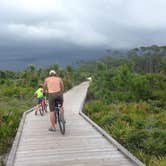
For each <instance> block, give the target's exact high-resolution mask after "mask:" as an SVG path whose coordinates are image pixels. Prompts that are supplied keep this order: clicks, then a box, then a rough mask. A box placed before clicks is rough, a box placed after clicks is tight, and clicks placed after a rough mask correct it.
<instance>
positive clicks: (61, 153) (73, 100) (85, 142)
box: [13, 82, 135, 166]
mask: <svg viewBox="0 0 166 166" xmlns="http://www.w3.org/2000/svg"><path fill="white" fill-rule="evenodd" d="M87 88H88V82H85V83H83V84H81V85H79V86H77V87H75V88H73V89H72V90H70V91H68V92H67V93H66V94H65V103H64V106H65V116H66V134H65V135H64V136H63V135H61V133H60V131H59V129H58V128H57V131H56V132H49V131H48V127H49V117H48V114H47V115H44V116H43V117H41V116H40V115H38V116H35V115H34V112H31V113H29V114H28V115H27V117H26V119H25V123H24V127H23V131H22V134H21V139H20V141H19V146H18V148H17V151H16V156H15V160H14V162H13V163H14V165H15V166H85V165H86V166H134V165H135V164H134V163H132V161H131V160H129V159H128V158H127V157H125V155H123V154H122V153H121V152H120V151H118V150H117V148H116V147H115V146H113V145H112V144H110V143H109V142H108V141H107V140H106V139H105V138H104V137H103V136H102V135H101V134H100V133H99V132H97V131H96V130H95V129H94V128H93V127H92V126H91V125H90V124H89V123H88V122H87V121H86V120H85V119H83V118H82V117H81V116H80V115H79V114H78V111H79V109H80V108H81V103H82V102H83V99H84V96H85V94H86V90H87Z"/></svg>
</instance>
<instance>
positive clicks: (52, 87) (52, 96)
mask: <svg viewBox="0 0 166 166" xmlns="http://www.w3.org/2000/svg"><path fill="white" fill-rule="evenodd" d="M44 88H45V89H47V91H48V102H49V108H50V123H51V127H50V128H49V129H48V130H49V131H56V123H55V120H56V119H55V118H56V117H55V114H54V111H55V103H56V101H58V102H59V103H60V104H61V105H62V109H61V111H64V109H63V91H64V85H63V81H62V79H61V78H60V77H58V76H57V74H56V72H55V71H54V70H51V71H50V72H49V77H47V78H46V79H45V81H44Z"/></svg>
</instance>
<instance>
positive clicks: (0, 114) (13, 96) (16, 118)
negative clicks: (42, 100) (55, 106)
mask: <svg viewBox="0 0 166 166" xmlns="http://www.w3.org/2000/svg"><path fill="white" fill-rule="evenodd" d="M50 69H55V70H56V71H57V73H58V74H59V75H60V76H61V77H62V79H63V81H64V85H65V90H68V89H70V88H71V87H73V86H74V85H75V84H78V83H80V82H81V81H83V76H82V75H81V74H79V73H78V71H77V70H76V69H73V68H72V67H71V66H67V67H66V68H65V69H61V68H59V67H58V65H56V64H55V65H50V66H48V67H47V68H39V69H37V68H36V67H35V66H34V65H29V66H28V67H27V68H26V69H25V70H23V71H3V70H0V78H1V79H0V156H1V155H3V154H5V153H7V152H8V151H9V149H10V147H11V145H12V142H13V139H14V137H15V134H16V132H17V128H18V125H19V122H20V119H21V116H22V113H23V112H24V111H26V110H28V109H29V108H31V107H33V106H34V104H35V103H34V92H35V90H36V89H37V88H38V85H39V83H42V82H43V81H44V78H45V77H46V76H47V75H48V73H49V70H50ZM74 80H77V81H74ZM0 165H1V161H0Z"/></svg>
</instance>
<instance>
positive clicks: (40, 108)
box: [39, 106, 43, 116]
mask: <svg viewBox="0 0 166 166" xmlns="http://www.w3.org/2000/svg"><path fill="white" fill-rule="evenodd" d="M39 112H40V115H41V116H43V109H42V107H41V106H40V107H39Z"/></svg>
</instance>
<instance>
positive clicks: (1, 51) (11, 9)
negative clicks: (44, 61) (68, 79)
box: [0, 0, 166, 64]
mask: <svg viewBox="0 0 166 166" xmlns="http://www.w3.org/2000/svg"><path fill="white" fill-rule="evenodd" d="M165 8H166V1H165V0H158V1H157V0H146V1H145V0H139V1H138V0H102V1H101V0H90V1H89V0H84V1H83V0H69V1H66V0H35V1H34V0H12V1H11V0H1V1H0V56H1V57H2V59H5V57H4V55H6V58H7V57H8V58H7V59H8V60H9V59H10V60H12V59H14V58H15V59H24V58H27V59H28V58H29V59H31V60H32V59H36V57H37V58H38V57H39V56H42V57H44V56H45V57H47V56H48V55H50V56H54V54H57V55H60V54H61V55H62V54H63V55H65V54H66V57H67V56H68V58H69V59H70V56H71V57H72V56H73V57H76V54H77V56H78V55H80V56H83V55H84V54H85V52H86V51H85V50H88V51H87V52H90V55H91V56H92V50H96V51H94V52H95V53H96V54H97V52H98V54H99V52H100V51H99V50H105V49H107V48H132V47H137V46H141V45H151V44H159V45H164V44H165V43H166V35H165V34H166V30H165V29H166V22H165V18H166V10H165ZM79 51H85V52H84V54H82V55H81V54H80V52H79ZM87 52H86V53H87ZM30 55H31V57H30ZM55 59H57V58H55ZM4 64H5V63H4Z"/></svg>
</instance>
